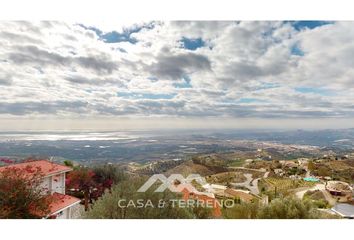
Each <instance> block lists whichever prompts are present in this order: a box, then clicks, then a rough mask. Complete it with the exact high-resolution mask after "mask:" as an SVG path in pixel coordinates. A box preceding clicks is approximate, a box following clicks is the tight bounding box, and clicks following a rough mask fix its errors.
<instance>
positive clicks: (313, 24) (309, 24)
mask: <svg viewBox="0 0 354 240" xmlns="http://www.w3.org/2000/svg"><path fill="white" fill-rule="evenodd" d="M291 24H292V25H293V26H294V28H295V29H296V30H298V31H300V30H302V29H305V28H309V29H314V28H317V27H321V26H323V25H327V24H333V22H332V21H291Z"/></svg>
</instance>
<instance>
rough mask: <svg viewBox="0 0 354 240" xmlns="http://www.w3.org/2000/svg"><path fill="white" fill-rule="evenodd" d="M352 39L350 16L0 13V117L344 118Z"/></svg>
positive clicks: (353, 74)
mask: <svg viewBox="0 0 354 240" xmlns="http://www.w3.org/2000/svg"><path fill="white" fill-rule="evenodd" d="M353 39H354V22H221V21H215V22H205V21H202V22H196V21H194V22H186V21H184V22H159V21H152V22H139V23H124V24H122V23H121V24H113V23H111V24H108V25H107V24H95V23H69V22H4V21H2V22H0V94H1V98H0V123H1V125H2V128H4V126H5V125H6V126H9V127H5V128H6V129H7V128H8V129H12V128H21V127H26V126H27V127H28V124H34V125H36V126H44V125H46V123H51V124H49V125H48V127H49V128H56V127H58V128H60V127H59V125H60V124H62V125H63V126H64V125H65V126H64V128H66V127H68V126H69V127H70V126H74V127H78V126H81V127H83V126H86V125H85V123H86V124H87V127H92V126H100V127H102V126H107V124H109V125H110V126H111V125H112V126H113V127H112V128H116V127H117V126H128V125H129V126H130V127H131V126H134V124H135V125H138V126H140V127H144V126H156V125H161V126H162V125H163V124H165V126H167V127H168V126H169V127H174V126H178V127H185V126H190V127H200V126H201V125H203V124H204V126H206V127H207V126H213V127H253V126H256V125H258V126H259V124H262V123H264V124H265V126H271V127H275V126H296V127H298V128H301V127H306V126H311V127H313V126H324V127H353V126H354V125H353V122H354V121H353V119H354V57H353V56H354V41H353ZM321 124H323V125H321Z"/></svg>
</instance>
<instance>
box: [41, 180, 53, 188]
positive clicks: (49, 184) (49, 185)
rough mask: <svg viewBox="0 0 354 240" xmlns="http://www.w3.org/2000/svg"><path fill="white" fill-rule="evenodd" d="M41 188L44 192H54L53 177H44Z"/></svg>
mask: <svg viewBox="0 0 354 240" xmlns="http://www.w3.org/2000/svg"><path fill="white" fill-rule="evenodd" d="M40 187H41V188H42V189H44V191H51V190H52V179H51V177H44V178H43V181H42V184H41V185H40Z"/></svg>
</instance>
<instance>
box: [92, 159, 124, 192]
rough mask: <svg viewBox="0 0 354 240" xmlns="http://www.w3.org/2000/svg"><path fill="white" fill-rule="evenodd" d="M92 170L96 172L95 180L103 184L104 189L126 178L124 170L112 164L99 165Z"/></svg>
mask: <svg viewBox="0 0 354 240" xmlns="http://www.w3.org/2000/svg"><path fill="white" fill-rule="evenodd" d="M92 170H93V172H94V173H95V175H94V180H95V181H96V183H98V184H100V185H102V188H103V190H105V189H107V188H108V189H110V188H111V187H112V185H113V184H117V183H118V182H121V181H123V180H124V179H125V178H126V176H125V174H124V172H123V171H121V170H119V169H118V168H117V167H116V166H114V165H112V164H106V165H98V166H95V167H94V168H93V169H92Z"/></svg>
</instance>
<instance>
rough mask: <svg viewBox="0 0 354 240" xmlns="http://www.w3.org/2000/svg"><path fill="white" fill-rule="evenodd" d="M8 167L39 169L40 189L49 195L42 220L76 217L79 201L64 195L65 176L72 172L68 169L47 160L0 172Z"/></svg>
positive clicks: (26, 163) (0, 169)
mask: <svg viewBox="0 0 354 240" xmlns="http://www.w3.org/2000/svg"><path fill="white" fill-rule="evenodd" d="M9 167H13V168H19V169H26V168H32V169H39V170H40V172H41V174H43V177H42V184H41V188H43V190H45V192H47V193H49V195H48V197H49V198H51V199H50V200H51V201H50V202H51V203H50V206H49V209H50V213H49V214H48V215H47V216H45V217H44V218H59V219H70V218H76V217H78V213H79V209H80V205H79V203H80V201H81V200H80V199H78V198H76V197H73V196H70V195H65V175H66V173H67V172H69V171H71V170H72V169H71V168H70V167H67V166H63V165H60V164H56V163H52V162H50V161H47V160H38V161H32V162H25V163H19V164H13V165H10V166H5V167H0V172H1V171H2V170H3V169H6V168H9Z"/></svg>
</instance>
